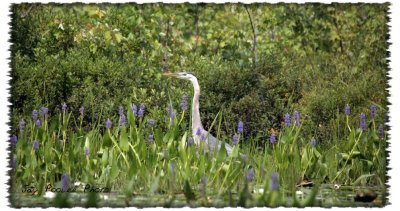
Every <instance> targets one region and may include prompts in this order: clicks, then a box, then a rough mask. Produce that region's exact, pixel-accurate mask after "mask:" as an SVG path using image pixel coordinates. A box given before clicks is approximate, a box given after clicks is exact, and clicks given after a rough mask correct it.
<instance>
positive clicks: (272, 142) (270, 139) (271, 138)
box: [269, 133, 276, 144]
mask: <svg viewBox="0 0 400 211" xmlns="http://www.w3.org/2000/svg"><path fill="white" fill-rule="evenodd" d="M275 142H276V135H275V134H274V133H273V134H271V136H270V137H269V143H271V144H275Z"/></svg>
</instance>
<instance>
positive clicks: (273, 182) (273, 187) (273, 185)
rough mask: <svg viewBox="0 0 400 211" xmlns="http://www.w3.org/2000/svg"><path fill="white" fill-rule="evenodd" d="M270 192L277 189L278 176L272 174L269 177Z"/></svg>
mask: <svg viewBox="0 0 400 211" xmlns="http://www.w3.org/2000/svg"><path fill="white" fill-rule="evenodd" d="M270 187H271V190H278V189H279V174H278V173H276V172H275V173H272V175H271V186H270Z"/></svg>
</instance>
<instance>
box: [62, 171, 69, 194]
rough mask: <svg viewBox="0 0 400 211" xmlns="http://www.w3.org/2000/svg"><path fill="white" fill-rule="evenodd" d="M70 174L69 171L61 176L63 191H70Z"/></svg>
mask: <svg viewBox="0 0 400 211" xmlns="http://www.w3.org/2000/svg"><path fill="white" fill-rule="evenodd" d="M69 182H70V179H69V176H68V174H67V173H65V174H63V175H62V176H61V186H62V192H67V191H68V186H69Z"/></svg>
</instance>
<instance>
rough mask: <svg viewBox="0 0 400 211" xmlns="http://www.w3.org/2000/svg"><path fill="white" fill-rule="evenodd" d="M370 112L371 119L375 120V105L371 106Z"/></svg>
mask: <svg viewBox="0 0 400 211" xmlns="http://www.w3.org/2000/svg"><path fill="white" fill-rule="evenodd" d="M370 110H371V117H372V119H375V116H376V106H375V105H371V108H370Z"/></svg>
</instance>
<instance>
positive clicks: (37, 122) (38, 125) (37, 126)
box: [35, 119, 42, 128]
mask: <svg viewBox="0 0 400 211" xmlns="http://www.w3.org/2000/svg"><path fill="white" fill-rule="evenodd" d="M35 125H36V128H40V127H42V123H41V122H40V119H38V120H36V122H35Z"/></svg>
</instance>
